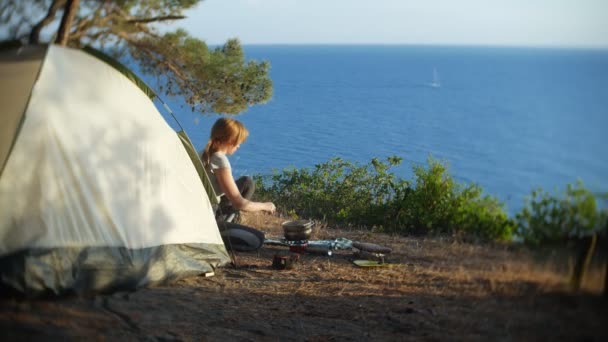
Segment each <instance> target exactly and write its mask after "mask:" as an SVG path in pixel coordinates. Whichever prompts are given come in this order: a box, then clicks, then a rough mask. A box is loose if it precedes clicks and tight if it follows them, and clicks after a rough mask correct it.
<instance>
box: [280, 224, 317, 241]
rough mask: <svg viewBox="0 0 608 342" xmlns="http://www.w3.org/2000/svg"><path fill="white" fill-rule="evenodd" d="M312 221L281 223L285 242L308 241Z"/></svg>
mask: <svg viewBox="0 0 608 342" xmlns="http://www.w3.org/2000/svg"><path fill="white" fill-rule="evenodd" d="M313 225H314V222H313V221H310V220H294V221H285V222H283V235H284V236H285V239H286V240H289V241H299V240H308V239H310V235H311V234H312V227H313Z"/></svg>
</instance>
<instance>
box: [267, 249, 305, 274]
mask: <svg viewBox="0 0 608 342" xmlns="http://www.w3.org/2000/svg"><path fill="white" fill-rule="evenodd" d="M299 260H300V255H299V254H297V253H287V252H277V253H275V255H274V257H273V258H272V268H274V269H275V270H291V269H293V268H295V266H296V264H297V263H298V261H299Z"/></svg>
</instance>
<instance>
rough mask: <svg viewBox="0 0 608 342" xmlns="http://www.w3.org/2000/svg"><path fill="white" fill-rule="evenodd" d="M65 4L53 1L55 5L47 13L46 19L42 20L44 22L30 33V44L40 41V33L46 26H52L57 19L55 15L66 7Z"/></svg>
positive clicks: (64, 1)
mask: <svg viewBox="0 0 608 342" xmlns="http://www.w3.org/2000/svg"><path fill="white" fill-rule="evenodd" d="M65 3H66V0H54V1H53V4H52V5H51V7H50V8H49V11H48V12H47V13H46V16H45V17H44V18H42V20H40V21H39V22H38V23H37V24H36V25H34V27H33V28H32V31H31V32H30V37H29V42H30V44H36V43H38V42H39V41H40V32H41V31H42V29H43V28H44V27H45V26H46V25H48V24H50V23H51V22H52V21H53V20H54V19H55V14H56V13H57V10H59V9H60V8H62V7H64V6H65Z"/></svg>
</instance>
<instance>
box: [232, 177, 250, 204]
mask: <svg viewBox="0 0 608 342" xmlns="http://www.w3.org/2000/svg"><path fill="white" fill-rule="evenodd" d="M235 183H236V187H237V188H239V191H240V192H241V196H243V198H245V199H251V198H252V197H253V193H254V192H255V183H254V182H253V178H251V177H249V176H241V177H239V179H237V180H236V181H235Z"/></svg>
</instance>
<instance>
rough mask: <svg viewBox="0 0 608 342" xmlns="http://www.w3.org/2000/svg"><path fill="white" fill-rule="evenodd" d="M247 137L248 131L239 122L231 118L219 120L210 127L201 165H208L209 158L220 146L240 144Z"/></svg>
mask: <svg viewBox="0 0 608 342" xmlns="http://www.w3.org/2000/svg"><path fill="white" fill-rule="evenodd" d="M248 136H249V131H248V130H247V128H245V125H243V124H242V123H241V122H240V121H238V120H235V119H231V118H220V119H217V121H216V122H215V123H214V124H213V127H211V135H210V136H209V141H208V142H207V145H206V146H205V150H204V151H203V154H202V156H201V157H202V159H203V163H204V164H205V165H209V157H211V155H212V154H213V153H215V152H216V151H217V149H218V147H219V146H220V145H222V144H226V143H229V144H234V145H235V146H236V145H239V144H242V143H243V142H244V141H245V139H247V137H248Z"/></svg>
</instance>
